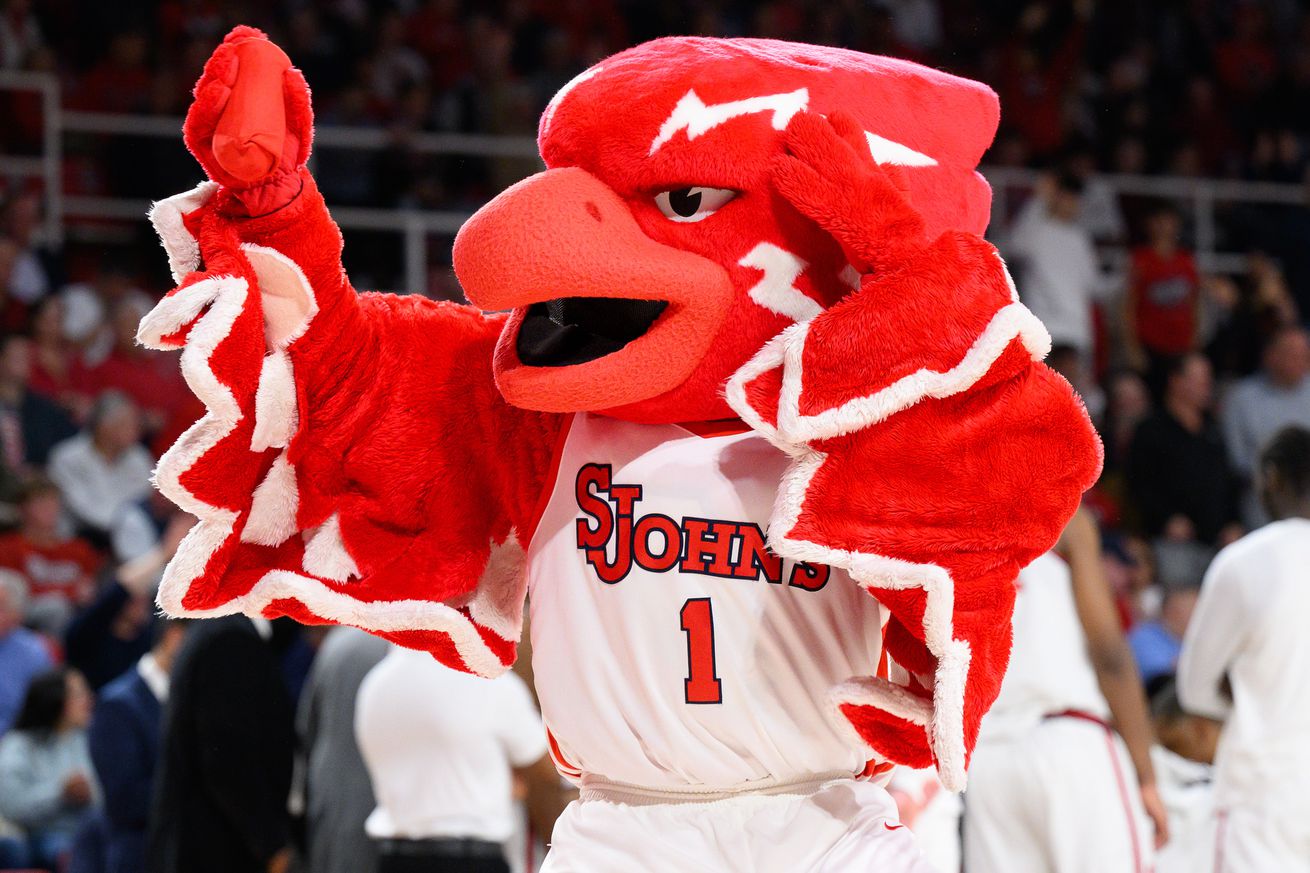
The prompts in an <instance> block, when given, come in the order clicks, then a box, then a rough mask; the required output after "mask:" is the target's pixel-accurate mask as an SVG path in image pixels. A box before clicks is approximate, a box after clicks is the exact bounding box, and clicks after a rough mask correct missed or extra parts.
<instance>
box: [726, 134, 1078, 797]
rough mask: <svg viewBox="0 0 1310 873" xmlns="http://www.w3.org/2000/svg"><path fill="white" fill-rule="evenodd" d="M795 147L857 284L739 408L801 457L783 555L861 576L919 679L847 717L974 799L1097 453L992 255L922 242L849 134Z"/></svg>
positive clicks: (806, 195) (775, 538) (851, 700)
mask: <svg viewBox="0 0 1310 873" xmlns="http://www.w3.org/2000/svg"><path fill="white" fill-rule="evenodd" d="M789 134H790V135H791V137H790V141H789V146H790V149H791V152H792V154H790V155H788V156H786V157H784V158H782V159H781V160H780V161H779V163H778V165H776V166H775V181H776V183H777V185H778V188H779V190H780V191H781V192H782V193H783V194H784V196H786V197H787V198H788V200H790V201H791V202H792V203H793V204H794V205H795V206H796V208H797V209H798V210H800V211H801V212H802V213H803V214H805V215H806V216H808V217H810V218H811V219H812V220H814V221H815V222H816V223H817V224H818V225H819V226H820V227H822V228H824V229H825V230H827V231H828V232H829V233H830V234H831V235H832V236H833V237H834V239H836V240H837V241H838V242H839V243H840V244H841V245H842V247H843V250H844V251H845V253H846V256H847V260H848V261H849V262H850V263H851V264H852V265H853V266H854V267H855V268H856V270H857V271H859V272H860V273H861V274H862V279H861V284H860V288H859V290H857V291H855V292H854V293H853V294H851V295H849V296H848V297H847V298H845V299H843V300H842V301H841V302H839V303H837V304H836V305H834V306H832V307H831V308H829V309H828V310H826V311H825V312H823V313H821V314H819V315H817V316H816V317H815V318H814V319H812V320H811V321H809V322H807V323H804V324H798V325H796V326H795V327H793V328H789V329H788V330H787V331H785V332H784V333H783V334H781V335H780V336H779V337H778V338H777V339H775V340H774V341H772V342H771V343H770V344H769V345H768V346H766V347H765V349H764V350H762V351H761V353H760V354H759V355H757V356H756V358H755V359H754V360H752V361H751V362H750V363H748V364H747V365H746V366H745V367H744V368H742V370H741V371H740V372H739V373H738V374H737V375H735V376H734V377H733V379H732V380H731V382H730V383H729V388H728V400H729V403H731V404H732V405H733V407H734V409H736V410H737V411H738V413H739V414H740V415H741V416H742V417H743V419H744V420H746V421H747V422H748V423H750V424H751V425H752V426H753V427H755V428H756V429H757V430H759V431H760V432H761V433H763V434H765V435H766V436H768V437H769V438H770V439H772V440H773V441H774V442H775V443H776V444H777V445H779V446H780V447H781V448H782V449H783V450H784V451H786V452H787V453H788V454H789V455H790V456H791V458H792V464H791V467H790V469H789V470H788V471H787V473H786V474H784V476H783V483H782V487H781V489H780V492H779V496H778V501H777V503H776V504H775V509H774V514H773V518H772V519H771V522H770V528H769V541H770V544H771V545H772V546H773V548H774V550H775V551H776V552H778V553H779V554H781V555H783V556H785V557H788V558H792V559H794V560H802V561H808V562H811V563H824V564H830V565H833V566H838V567H843V568H845V569H846V570H847V571H848V572H849V573H850V575H851V576H852V578H853V579H855V580H856V581H857V582H858V583H859V584H860V585H862V586H863V587H864V588H865V589H866V590H867V591H868V592H869V593H870V594H871V595H872V596H874V597H876V598H877V599H878V601H879V602H880V603H882V604H883V605H884V606H885V607H886V608H887V609H888V611H889V612H890V613H891V618H890V620H889V621H888V623H887V626H886V630H885V633H884V640H883V641H884V648H885V650H886V652H887V653H888V654H889V656H890V658H891V659H892V660H893V661H894V662H895V663H896V664H897V665H899V666H900V667H903V668H905V670H906V671H908V674H909V675H908V679H907V681H905V682H896V681H888V680H883V679H878V678H876V677H855V678H853V679H852V681H850V682H847V683H843V685H842V686H841V687H839V688H838V689H835V691H834V695H833V696H834V703H835V705H836V707H837V708H838V710H839V711H840V712H841V714H842V715H843V717H844V718H846V719H847V720H848V721H849V722H850V724H851V725H852V726H853V727H854V729H855V731H856V732H857V733H858V734H859V736H860V737H861V738H862V739H863V740H864V742H865V743H866V744H868V745H869V746H870V748H871V749H872V750H873V751H874V752H875V753H876V754H877V755H878V756H879V757H881V758H883V759H889V760H891V761H894V762H896V763H900V764H907V765H909V766H912V767H929V766H936V767H937V769H938V772H939V773H940V774H941V777H942V782H943V784H944V785H945V786H946V787H948V788H950V789H952V790H959V789H961V788H962V787H963V785H964V778H965V770H966V768H967V766H968V759H969V755H970V754H971V752H972V749H973V745H974V743H975V742H976V740H977V736H978V728H979V724H980V722H981V720H982V716H983V714H984V713H985V712H986V711H987V709H988V707H990V706H991V704H992V701H993V700H995V699H996V695H997V693H998V692H999V691H1000V685H1001V679H1002V677H1003V676H1004V674H1005V666H1006V663H1007V662H1008V660H1009V652H1010V642H1011V615H1012V613H1013V608H1014V590H1015V589H1014V580H1015V577H1016V576H1017V575H1018V572H1019V569H1020V568H1022V567H1023V566H1024V565H1026V564H1027V563H1029V562H1030V561H1032V560H1033V559H1034V558H1036V557H1037V556H1038V555H1040V554H1041V553H1042V552H1044V551H1046V550H1047V549H1049V548H1050V547H1051V546H1052V545H1054V543H1055V541H1056V539H1057V538H1058V536H1059V533H1060V530H1061V529H1062V528H1063V527H1064V523H1065V521H1066V520H1067V519H1068V518H1069V516H1071V515H1072V514H1073V512H1074V511H1075V510H1076V509H1077V507H1078V503H1079V499H1080V497H1081V495H1082V492H1083V491H1084V490H1085V489H1086V488H1087V487H1088V486H1089V485H1090V484H1091V483H1092V482H1093V481H1094V480H1095V478H1096V475H1097V471H1098V469H1099V461H1100V452H1099V443H1098V442H1097V439H1096V436H1095V432H1094V430H1093V428H1092V425H1091V422H1090V420H1089V419H1088V417H1087V414H1086V411H1085V410H1084V409H1083V408H1082V405H1081V404H1080V403H1079V401H1078V400H1077V398H1076V397H1075V396H1074V394H1073V392H1072V390H1071V389H1070V388H1069V385H1068V383H1066V382H1064V381H1063V380H1062V379H1060V377H1059V376H1057V375H1056V374H1055V373H1054V372H1053V371H1051V370H1050V369H1049V368H1048V367H1046V366H1045V365H1044V364H1042V363H1040V360H1041V357H1042V356H1043V355H1044V354H1045V353H1046V352H1047V351H1048V350H1049V347H1050V337H1049V336H1048V335H1047V333H1046V331H1045V329H1044V328H1043V327H1042V325H1041V323H1040V322H1038V320H1037V319H1036V318H1035V317H1034V316H1033V315H1032V313H1031V312H1029V311H1028V310H1027V309H1026V308H1025V307H1024V306H1023V305H1022V304H1021V303H1019V301H1018V299H1017V297H1016V295H1015V293H1014V288H1013V285H1012V284H1011V283H1010V281H1009V277H1008V275H1007V273H1006V271H1005V267H1004V265H1003V264H1002V262H1001V259H1000V257H999V255H998V254H997V253H996V250H995V249H994V248H992V246H990V245H989V244H988V243H987V242H986V241H984V240H983V239H981V238H980V237H978V236H976V235H974V234H968V233H962V232H947V233H943V234H942V235H941V236H939V237H938V238H937V239H935V240H931V241H929V240H927V239H925V231H924V223H923V221H922V220H921V219H920V217H919V216H918V214H917V213H916V212H915V211H914V210H913V208H912V207H911V206H910V205H909V203H908V202H907V200H906V199H905V194H904V192H903V191H902V190H901V189H900V186H899V185H898V183H897V178H896V176H895V174H894V173H891V172H889V171H888V169H887V168H880V167H879V166H878V165H876V164H873V162H872V160H871V159H870V157H869V155H868V149H867V147H866V143H865V141H864V134H863V131H862V129H861V128H860V127H859V125H858V123H857V122H855V121H854V120H853V119H848V118H844V117H843V116H841V115H840V113H836V114H834V115H833V116H832V117H831V118H830V119H828V120H825V119H823V118H821V117H818V116H813V115H805V114H802V115H798V116H797V117H796V118H795V119H793V121H792V125H791V127H790V128H789ZM892 169H894V168H892Z"/></svg>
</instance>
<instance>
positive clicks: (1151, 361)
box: [1124, 204, 1201, 395]
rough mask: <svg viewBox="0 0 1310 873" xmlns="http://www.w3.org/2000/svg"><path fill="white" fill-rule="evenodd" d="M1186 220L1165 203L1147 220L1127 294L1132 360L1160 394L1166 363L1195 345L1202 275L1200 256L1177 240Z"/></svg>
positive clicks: (1127, 329)
mask: <svg viewBox="0 0 1310 873" xmlns="http://www.w3.org/2000/svg"><path fill="white" fill-rule="evenodd" d="M1181 233H1182V218H1180V217H1179V215H1178V211H1177V210H1176V209H1174V207H1173V206H1170V205H1168V204H1162V205H1159V206H1157V207H1156V208H1155V210H1154V211H1153V212H1152V213H1151V214H1150V216H1148V218H1147V220H1146V239H1147V241H1146V244H1145V245H1142V246H1138V247H1137V248H1135V249H1133V251H1132V260H1131V263H1130V266H1129V273H1128V285H1127V288H1126V291H1125V294H1124V340H1125V342H1126V343H1127V352H1128V359H1129V361H1131V362H1132V363H1133V365H1134V366H1135V367H1137V368H1138V369H1140V370H1143V371H1145V372H1146V373H1147V376H1148V382H1149V383H1150V385H1151V387H1152V389H1153V390H1154V392H1155V393H1156V394H1157V395H1158V394H1160V393H1161V391H1162V388H1163V384H1164V375H1163V374H1164V372H1165V370H1166V369H1167V366H1168V361H1169V360H1170V359H1172V358H1176V357H1178V356H1179V355H1185V354H1187V353H1188V352H1190V351H1192V350H1194V349H1195V348H1196V341H1197V330H1198V327H1199V324H1200V318H1199V315H1200V308H1201V276H1200V273H1199V272H1198V271H1197V267H1196V258H1194V257H1193V256H1192V253H1191V252H1190V251H1188V250H1187V249H1185V248H1183V247H1182V246H1181V245H1180V244H1179V237H1180V235H1181Z"/></svg>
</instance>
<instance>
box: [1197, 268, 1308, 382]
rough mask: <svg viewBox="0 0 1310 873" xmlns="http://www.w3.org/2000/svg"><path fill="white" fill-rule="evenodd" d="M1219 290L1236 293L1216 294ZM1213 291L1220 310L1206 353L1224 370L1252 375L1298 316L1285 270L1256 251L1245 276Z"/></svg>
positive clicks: (1233, 373) (1217, 366)
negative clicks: (1267, 350) (1272, 342)
mask: <svg viewBox="0 0 1310 873" xmlns="http://www.w3.org/2000/svg"><path fill="white" fill-rule="evenodd" d="M1217 290H1218V291H1231V292H1233V293H1232V294H1230V295H1228V294H1223V293H1220V294H1215V293H1214V292H1215V291H1217ZM1211 292H1212V293H1211V298H1212V299H1213V300H1214V301H1215V302H1216V303H1217V304H1218V309H1219V312H1218V324H1217V326H1216V329H1215V334H1214V337H1213V338H1212V339H1211V340H1210V343H1209V345H1208V346H1207V347H1206V353H1207V354H1209V355H1210V360H1212V361H1214V365H1215V368H1216V369H1217V370H1218V371H1219V372H1220V373H1222V374H1224V375H1234V376H1249V375H1250V374H1252V373H1254V372H1255V371H1256V370H1258V369H1259V368H1260V363H1261V357H1262V356H1263V354H1264V350H1265V348H1266V347H1267V346H1268V345H1269V341H1270V339H1272V338H1273V336H1274V335H1275V334H1277V333H1278V331H1279V330H1281V329H1282V328H1284V327H1288V326H1291V325H1294V324H1296V323H1297V320H1298V314H1297V311H1296V303H1295V301H1293V300H1292V294H1291V292H1290V291H1288V289H1287V282H1286V280H1285V279H1284V278H1283V272H1282V270H1280V269H1279V268H1278V265H1277V264H1275V263H1274V261H1273V259H1272V258H1270V257H1269V256H1268V255H1266V254H1265V253H1264V252H1259V251H1256V252H1252V253H1251V254H1250V256H1249V257H1248V258H1247V270H1246V275H1245V276H1243V277H1240V279H1239V281H1238V282H1236V283H1230V284H1226V285H1216V286H1214V287H1213V288H1212V289H1211Z"/></svg>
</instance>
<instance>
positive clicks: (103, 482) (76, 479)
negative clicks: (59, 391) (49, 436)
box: [50, 391, 154, 545]
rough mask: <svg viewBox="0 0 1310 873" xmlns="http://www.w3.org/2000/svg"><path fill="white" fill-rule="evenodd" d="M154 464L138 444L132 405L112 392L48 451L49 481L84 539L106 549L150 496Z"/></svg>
mask: <svg viewBox="0 0 1310 873" xmlns="http://www.w3.org/2000/svg"><path fill="white" fill-rule="evenodd" d="M153 467H154V460H153V459H152V458H151V457H150V453H149V452H147V451H146V450H145V448H143V447H142V445H141V417H140V414H139V413H138V412H137V408H136V404H134V403H133V402H132V401H131V400H130V399H128V398H127V397H125V396H124V395H122V394H119V393H118V392H116V391H106V392H105V393H104V394H102V395H100V397H98V398H97V399H96V403H95V406H94V407H92V409H91V415H90V417H89V418H88V419H87V423H86V428H85V429H84V430H83V431H82V432H81V433H79V434H78V435H77V436H74V437H72V438H71V439H68V440H65V441H64V442H62V443H60V444H59V445H58V446H56V447H55V448H54V450H53V451H51V453H50V478H51V479H53V480H54V481H55V483H56V484H57V485H58V486H59V489H60V490H61V491H62V492H63V494H64V502H65V504H66V505H67V507H68V510H69V512H70V514H71V515H72V516H73V520H74V521H75V522H76V523H77V525H78V526H79V528H80V530H81V532H82V533H83V535H85V536H87V537H88V539H91V540H92V542H93V543H95V544H97V545H106V544H107V543H108V541H109V539H110V537H111V536H112V534H113V532H114V530H115V529H116V528H117V527H118V526H119V525H121V524H123V523H124V518H125V516H126V515H128V514H129V513H131V512H135V513H137V514H139V513H140V512H141V510H140V509H139V508H138V507H137V504H138V503H140V502H141V501H143V500H145V499H146V497H147V496H149V494H150V473H151V470H152V468H153Z"/></svg>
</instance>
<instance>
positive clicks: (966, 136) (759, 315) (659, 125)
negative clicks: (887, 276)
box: [455, 37, 999, 423]
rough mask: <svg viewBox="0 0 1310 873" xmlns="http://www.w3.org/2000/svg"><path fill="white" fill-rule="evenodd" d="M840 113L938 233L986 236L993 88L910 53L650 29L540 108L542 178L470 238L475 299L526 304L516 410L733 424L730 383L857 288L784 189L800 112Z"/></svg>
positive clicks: (515, 329)
mask: <svg viewBox="0 0 1310 873" xmlns="http://www.w3.org/2000/svg"><path fill="white" fill-rule="evenodd" d="M838 110H842V111H844V112H846V113H848V114H849V115H851V116H853V117H854V118H855V119H857V120H858V121H859V122H860V124H861V126H862V127H863V128H864V129H865V132H866V138H867V140H868V144H869V150H870V153H871V154H872V156H873V158H874V159H875V160H877V161H879V162H881V163H886V164H895V165H898V166H900V167H901V168H903V170H904V176H905V179H906V183H907V185H908V189H909V197H910V200H911V202H912V204H913V205H914V206H915V208H916V209H917V210H918V211H919V212H920V213H921V214H922V215H923V217H924V219H925V221H926V223H927V226H928V230H929V232H930V234H933V235H936V234H937V233H939V232H941V231H944V230H948V229H953V228H954V229H961V230H968V231H973V232H977V233H981V232H982V230H983V229H984V228H985V227H986V224H987V218H988V214H989V210H990V204H991V192H990V190H989V189H988V187H987V183H986V182H985V181H984V180H983V179H982V177H981V176H980V175H978V173H977V172H976V171H975V167H976V166H977V164H978V160H979V158H980V157H981V156H982V153H983V151H984V150H985V149H986V148H987V146H988V145H990V144H991V140H992V137H993V135H994V134H995V131H996V125H997V121H998V117H999V108H998V104H997V100H996V95H995V94H993V93H992V92H991V90H989V89H988V88H987V87H986V86H984V85H981V84H979V83H977V82H971V81H968V80H965V79H960V78H956V77H954V76H949V75H947V74H945V73H941V72H938V71H936V70H932V69H928V68H926V67H922V66H919V65H917V64H912V63H908V62H906V61H899V60H894V59H891V58H882V57H874V56H871V55H865V54H860V53H857V52H852V51H847V50H843V49H834V48H821V47H816V46H808V45H799V44H793V43H786V42H777V41H773V40H757V39H729V40H721V39H702V38H694V37H678V38H669V39H660V40H655V41H654V42H649V43H645V44H643V45H640V46H637V47H635V48H632V49H629V50H627V51H625V52H621V53H620V54H617V55H614V56H613V57H611V58H608V59H606V60H604V61H602V62H600V63H598V64H596V65H595V66H594V67H592V68H590V69H588V70H586V71H585V72H583V73H582V74H581V75H579V76H577V77H576V78H575V79H574V80H573V81H571V82H570V83H569V84H567V85H566V86H565V87H564V88H563V89H561V90H560V92H559V93H558V94H557V95H555V98H554V99H553V100H552V101H551V103H550V105H549V106H548V107H547V109H546V111H545V113H544V114H543V115H542V118H541V129H540V136H539V143H540V148H541V155H542V158H543V159H544V160H545V162H546V166H547V167H548V169H547V170H546V171H545V172H543V173H539V174H537V175H535V176H533V177H531V178H529V179H525V180H524V181H522V182H520V183H518V184H517V185H515V186H513V187H511V188H509V189H507V190H506V191H504V192H503V193H502V194H500V195H499V196H498V197H496V198H495V199H494V200H492V201H491V202H490V203H488V204H487V205H486V206H485V207H483V208H482V209H481V210H480V211H479V212H478V213H477V214H476V215H474V216H473V218H472V219H470V220H469V221H468V223H467V224H465V225H464V227H463V229H461V231H460V233H459V236H458V238H457V239H456V241H455V270H456V272H457V273H458V275H459V279H460V282H461V284H462V285H463V287H464V289H465V291H466V293H467V294H468V296H469V299H470V300H471V301H472V302H473V303H475V304H477V305H478V306H480V307H482V308H483V309H489V310H512V316H511V317H510V319H509V321H508V322H507V323H506V325H505V328H504V332H503V333H502V334H501V337H500V342H499V345H498V347H497V350H496V361H495V371H496V379H497V384H498V385H499V387H500V391H501V393H502V394H503V395H504V396H505V398H506V400H508V401H509V402H510V403H512V404H514V405H516V406H520V407H524V408H528V409H536V410H541V411H547V412H575V411H596V412H600V413H603V414H606V415H611V416H614V417H617V418H623V419H628V420H631V421H639V422H651V423H654V422H680V421H697V420H700V421H704V420H712V419H718V418H727V417H729V416H731V414H732V413H731V412H730V411H729V409H728V406H727V404H726V403H725V401H724V399H723V387H724V383H725V382H726V381H727V379H728V377H729V376H731V375H732V374H733V373H734V372H735V371H736V370H737V369H738V368H739V367H740V366H741V365H743V364H744V363H745V362H746V361H747V360H748V359H749V358H750V357H751V356H752V355H753V354H754V353H755V352H756V351H758V350H759V349H760V348H761V347H762V346H763V345H764V344H765V343H766V342H767V341H768V340H769V339H770V338H772V337H773V336H774V335H776V334H777V333H778V332H779V331H781V330H783V329H784V328H786V327H787V326H788V325H790V324H793V323H795V322H799V321H805V320H807V319H809V318H811V317H813V316H814V315H815V314H817V313H818V312H820V311H822V310H823V309H825V308H827V307H829V306H831V305H833V304H834V303H836V302H837V301H838V300H840V299H841V297H842V296H843V295H845V294H849V293H851V291H852V289H853V288H855V287H856V285H857V284H858V277H857V276H856V274H855V271H854V270H853V268H851V267H850V265H849V264H847V263H846V261H845V258H844V257H843V255H842V251H841V249H840V247H839V246H838V245H837V244H836V242H835V241H834V240H833V239H832V238H831V237H829V236H828V235H827V234H825V233H823V232H822V231H821V230H819V228H818V227H817V226H815V225H814V224H813V223H811V222H810V221H809V220H808V219H806V218H805V217H803V216H802V215H801V214H800V213H799V212H797V211H796V210H795V209H794V208H793V207H792V206H791V205H790V204H789V203H788V202H787V201H786V200H785V199H784V198H783V197H782V196H781V195H780V194H779V193H778V192H777V191H776V190H775V188H774V185H773V183H772V165H773V162H774V161H775V159H776V158H777V157H778V156H779V155H781V154H783V153H784V151H785V149H786V142H787V128H788V125H789V123H790V122H791V119H792V118H793V117H795V116H796V114H797V113H800V112H804V111H809V112H819V113H824V114H828V113H831V112H835V111H838Z"/></svg>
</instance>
